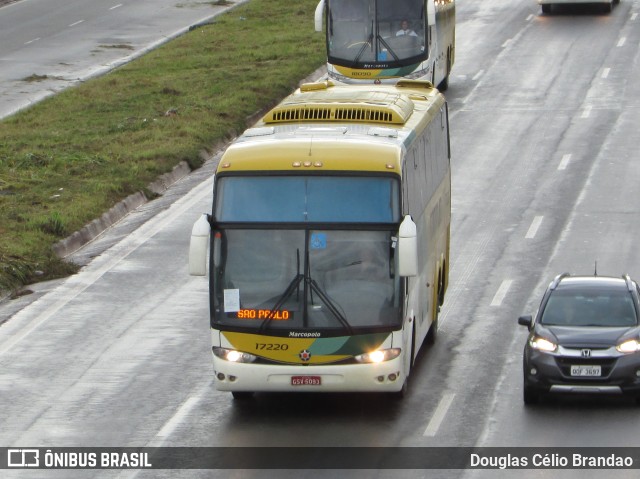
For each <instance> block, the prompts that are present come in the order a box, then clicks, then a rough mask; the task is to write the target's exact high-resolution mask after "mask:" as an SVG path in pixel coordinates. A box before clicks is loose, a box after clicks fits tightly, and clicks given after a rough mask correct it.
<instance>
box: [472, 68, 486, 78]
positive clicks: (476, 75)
mask: <svg viewBox="0 0 640 479" xmlns="http://www.w3.org/2000/svg"><path fill="white" fill-rule="evenodd" d="M483 74H484V70H480V71H479V72H478V73H476V74H475V75H473V78H471V79H472V80H473V81H476V80H477V79H478V78H480V77H481V76H482V75H483Z"/></svg>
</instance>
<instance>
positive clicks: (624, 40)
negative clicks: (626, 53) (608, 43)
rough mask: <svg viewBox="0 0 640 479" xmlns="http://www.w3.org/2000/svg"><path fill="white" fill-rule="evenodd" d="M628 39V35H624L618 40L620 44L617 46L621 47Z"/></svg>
mask: <svg viewBox="0 0 640 479" xmlns="http://www.w3.org/2000/svg"><path fill="white" fill-rule="evenodd" d="M626 41H627V37H622V38H621V39H620V40H618V44H617V45H616V46H617V47H621V46H622V45H624V44H625V42H626Z"/></svg>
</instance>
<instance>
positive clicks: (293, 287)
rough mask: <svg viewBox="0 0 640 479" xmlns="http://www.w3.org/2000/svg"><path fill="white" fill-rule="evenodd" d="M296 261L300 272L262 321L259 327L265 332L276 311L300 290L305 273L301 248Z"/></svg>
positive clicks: (297, 252)
mask: <svg viewBox="0 0 640 479" xmlns="http://www.w3.org/2000/svg"><path fill="white" fill-rule="evenodd" d="M296 263H297V270H298V274H296V276H295V277H294V278H293V279H292V280H291V282H290V283H289V286H287V289H285V290H284V293H282V294H281V295H280V297H279V298H278V300H277V301H276V304H274V305H273V307H272V308H271V312H270V313H269V316H267V317H266V318H265V319H264V320H263V321H262V323H261V324H260V328H258V329H259V331H261V332H263V331H264V330H265V329H267V326H269V323H270V322H271V320H272V319H273V318H275V317H276V313H277V312H278V311H280V308H282V305H283V304H284V303H285V302H286V301H287V300H288V299H289V298H290V297H291V295H292V294H293V292H294V291H296V290H298V287H299V286H300V283H301V282H302V280H303V279H304V275H303V274H300V250H296Z"/></svg>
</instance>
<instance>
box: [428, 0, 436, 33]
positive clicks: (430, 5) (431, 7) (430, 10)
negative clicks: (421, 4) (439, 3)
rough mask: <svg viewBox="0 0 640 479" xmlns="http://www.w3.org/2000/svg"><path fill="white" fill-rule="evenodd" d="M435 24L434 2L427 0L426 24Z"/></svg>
mask: <svg viewBox="0 0 640 479" xmlns="http://www.w3.org/2000/svg"><path fill="white" fill-rule="evenodd" d="M435 24H436V4H435V1H434V0H427V25H428V26H430V27H432V26H434V25H435Z"/></svg>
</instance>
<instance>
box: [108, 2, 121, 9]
mask: <svg viewBox="0 0 640 479" xmlns="http://www.w3.org/2000/svg"><path fill="white" fill-rule="evenodd" d="M121 6H122V4H121V3H119V4H117V5H114V6H113V7H111V8H110V9H109V10H115V9H116V8H120V7H121Z"/></svg>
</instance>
